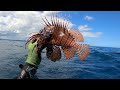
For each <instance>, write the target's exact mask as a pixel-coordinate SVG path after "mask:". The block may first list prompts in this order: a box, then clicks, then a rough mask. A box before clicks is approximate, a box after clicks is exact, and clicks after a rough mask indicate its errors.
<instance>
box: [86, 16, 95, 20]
mask: <svg viewBox="0 0 120 90" xmlns="http://www.w3.org/2000/svg"><path fill="white" fill-rule="evenodd" d="M84 19H85V20H88V21H90V20H93V17H91V16H85V17H84Z"/></svg>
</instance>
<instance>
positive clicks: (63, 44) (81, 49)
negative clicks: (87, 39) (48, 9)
mask: <svg viewBox="0 0 120 90" xmlns="http://www.w3.org/2000/svg"><path fill="white" fill-rule="evenodd" d="M43 21H44V25H45V28H44V30H45V32H51V33H52V39H51V43H52V45H53V46H54V45H56V46H59V47H58V48H60V49H59V50H63V53H64V56H65V58H66V59H70V58H72V57H73V56H74V54H75V53H77V55H78V57H79V58H80V60H84V59H85V58H86V57H87V55H88V53H89V45H87V44H77V42H84V38H83V35H82V34H81V32H80V31H78V30H75V29H68V25H69V23H68V22H67V21H66V20H61V19H60V18H58V17H57V16H51V22H49V21H48V20H47V18H46V17H45V18H44V19H43ZM54 52H57V51H54ZM59 59H60V58H59Z"/></svg>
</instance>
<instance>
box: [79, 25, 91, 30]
mask: <svg viewBox="0 0 120 90" xmlns="http://www.w3.org/2000/svg"><path fill="white" fill-rule="evenodd" d="M78 29H79V30H80V31H88V30H92V28H89V27H88V25H80V26H79V27H78Z"/></svg>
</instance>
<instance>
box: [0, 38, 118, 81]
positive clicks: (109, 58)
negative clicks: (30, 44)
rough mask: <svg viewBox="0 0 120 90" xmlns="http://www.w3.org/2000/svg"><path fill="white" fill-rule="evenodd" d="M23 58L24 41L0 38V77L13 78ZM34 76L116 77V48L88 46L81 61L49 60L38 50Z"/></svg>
mask: <svg viewBox="0 0 120 90" xmlns="http://www.w3.org/2000/svg"><path fill="white" fill-rule="evenodd" d="M26 57H27V49H25V41H21V40H0V79H13V78H15V77H16V76H17V75H18V74H19V73H20V68H19V64H24V62H25V60H26ZM36 77H37V78H38V79H120V48H111V47H95V46H91V47H90V54H89V55H88V57H87V58H86V60H84V61H81V60H79V58H78V57H77V55H75V56H74V58H73V59H70V60H65V59H64V57H62V59H61V60H60V61H57V62H52V61H51V60H49V59H47V58H46V55H45V51H43V52H42V61H41V63H40V65H39V69H38V71H37V73H36Z"/></svg>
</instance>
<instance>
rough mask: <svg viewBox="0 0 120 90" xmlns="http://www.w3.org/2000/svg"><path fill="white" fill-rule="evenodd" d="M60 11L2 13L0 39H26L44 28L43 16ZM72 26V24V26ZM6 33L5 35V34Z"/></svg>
mask: <svg viewBox="0 0 120 90" xmlns="http://www.w3.org/2000/svg"><path fill="white" fill-rule="evenodd" d="M59 12H60V11H43V12H39V11H0V38H1V36H2V35H4V37H3V36H2V37H3V38H8V39H9V38H11V39H26V38H27V37H28V36H29V34H30V33H33V32H38V31H39V30H40V29H42V28H43V25H42V24H41V23H42V22H43V21H42V18H41V17H42V16H49V15H51V14H57V13H59ZM70 26H72V23H71V24H70ZM4 32H5V33H4ZM5 35H6V36H5Z"/></svg>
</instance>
